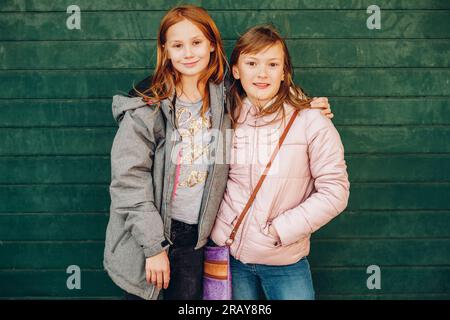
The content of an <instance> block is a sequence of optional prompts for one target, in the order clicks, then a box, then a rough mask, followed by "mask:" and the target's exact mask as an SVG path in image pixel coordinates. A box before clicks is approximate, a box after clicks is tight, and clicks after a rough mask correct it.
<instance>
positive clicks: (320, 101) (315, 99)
mask: <svg viewBox="0 0 450 320" xmlns="http://www.w3.org/2000/svg"><path fill="white" fill-rule="evenodd" d="M316 103H317V104H320V103H325V104H327V103H328V98H327V97H319V98H318V97H314V98H313V99H312V101H311V104H316Z"/></svg>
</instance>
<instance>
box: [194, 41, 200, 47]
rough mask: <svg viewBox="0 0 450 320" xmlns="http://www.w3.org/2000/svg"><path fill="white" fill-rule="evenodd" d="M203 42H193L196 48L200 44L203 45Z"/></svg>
mask: <svg viewBox="0 0 450 320" xmlns="http://www.w3.org/2000/svg"><path fill="white" fill-rule="evenodd" d="M201 43H202V42H201V41H200V40H195V41H194V42H193V44H194V46H198V45H199V44H201Z"/></svg>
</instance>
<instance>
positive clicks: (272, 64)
mask: <svg viewBox="0 0 450 320" xmlns="http://www.w3.org/2000/svg"><path fill="white" fill-rule="evenodd" d="M269 66H271V67H272V68H275V67H278V66H279V64H278V63H276V62H272V63H270V64H269Z"/></svg>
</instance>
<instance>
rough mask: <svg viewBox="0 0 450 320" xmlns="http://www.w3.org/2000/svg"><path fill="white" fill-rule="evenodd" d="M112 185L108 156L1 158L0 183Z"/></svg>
mask: <svg viewBox="0 0 450 320" xmlns="http://www.w3.org/2000/svg"><path fill="white" fill-rule="evenodd" d="M110 182H111V161H110V157H109V156H88V157H83V156H81V157H78V156H68V157H66V156H52V157H23V158H22V157H0V184H27V183H28V184H30V183H35V184H40V183H64V184H69V183H103V184H109V183H110Z"/></svg>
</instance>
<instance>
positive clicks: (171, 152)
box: [164, 106, 178, 245]
mask: <svg viewBox="0 0 450 320" xmlns="http://www.w3.org/2000/svg"><path fill="white" fill-rule="evenodd" d="M172 108H173V110H174V109H175V107H174V106H172ZM172 108H171V109H170V116H171V118H172V113H173V112H174V111H173V110H172ZM172 120H173V119H172ZM173 125H174V129H175V130H173V131H172V134H175V135H176V134H177V133H176V131H177V126H176V120H175V121H173ZM170 138H171V139H172V136H171V137H170ZM176 142H178V139H177V140H176V141H174V143H173V145H172V148H171V150H170V161H172V155H173V149H174V148H175V145H176ZM169 168H170V165H169ZM170 180H171V175H170V174H169V179H168V183H167V187H168V188H169V187H170ZM167 191H168V192H167V194H166V201H165V203H164V208H165V212H166V214H165V217H164V225H165V226H167V222H168V219H169V218H168V214H167V203H168V202H169V195H170V194H172V190H167ZM170 238H171V234H170V228H169V236H168V237H166V239H167V241H169V243H170V244H171V245H173V242H172V239H170Z"/></svg>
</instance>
